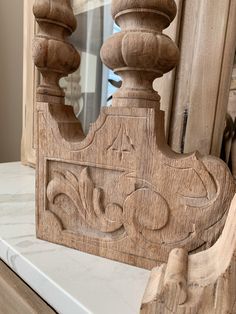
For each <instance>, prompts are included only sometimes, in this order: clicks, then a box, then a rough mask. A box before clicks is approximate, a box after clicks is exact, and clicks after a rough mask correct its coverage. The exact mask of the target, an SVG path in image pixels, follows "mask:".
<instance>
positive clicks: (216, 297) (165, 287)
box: [141, 196, 236, 314]
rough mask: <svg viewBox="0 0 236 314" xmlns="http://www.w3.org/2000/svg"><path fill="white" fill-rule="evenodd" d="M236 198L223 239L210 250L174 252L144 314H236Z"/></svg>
mask: <svg viewBox="0 0 236 314" xmlns="http://www.w3.org/2000/svg"><path fill="white" fill-rule="evenodd" d="M235 215H236V196H235V197H234V199H233V201H232V204H231V207H230V210H229V215H228V217H227V221H226V224H225V227H224V230H223V233H222V235H221V237H220V238H219V239H218V241H217V242H216V244H215V245H214V246H213V247H211V248H210V249H208V250H206V251H204V252H201V253H198V254H194V255H190V256H189V257H188V258H187V259H186V256H187V252H186V251H185V250H182V249H175V250H174V251H172V252H171V254H170V256H169V260H168V263H167V265H162V266H160V267H159V268H155V269H154V270H153V271H152V273H151V277H150V280H149V284H148V286H147V289H146V292H145V296H144V299H143V304H142V307H141V314H172V313H174V314H182V313H196V314H228V313H231V314H235V313H236V292H235V291H236V220H235Z"/></svg>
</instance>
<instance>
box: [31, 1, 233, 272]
mask: <svg viewBox="0 0 236 314" xmlns="http://www.w3.org/2000/svg"><path fill="white" fill-rule="evenodd" d="M49 4H50V5H49ZM66 12H67V13H68V14H66V17H65V13H66ZM34 13H35V15H36V20H37V21H38V23H39V26H40V32H39V34H38V35H37V36H36V39H35V50H34V55H35V63H36V65H37V66H38V68H39V71H40V72H41V73H42V75H43V76H44V80H43V82H42V85H41V86H39V89H38V112H37V117H38V121H39V138H38V164H37V186H38V189H37V204H38V205H37V206H38V208H37V235H38V237H40V238H42V239H46V240H49V241H53V242H56V243H60V244H64V245H67V246H70V247H74V248H76V249H80V250H83V251H86V252H89V253H93V254H97V255H100V256H104V257H108V258H112V259H115V260H118V261H121V262H126V263H130V264H133V265H136V266H141V267H146V268H151V267H153V266H155V265H156V264H157V263H160V262H162V261H166V260H167V258H168V254H169V252H170V251H171V249H173V248H175V247H183V248H184V249H186V250H187V251H188V252H195V251H199V250H203V249H204V248H206V247H209V246H211V245H212V243H214V242H215V241H216V240H217V238H218V236H219V234H220V233H221V230H222V228H223V226H224V223H225V219H226V215H227V210H228V208H229V204H230V201H231V199H232V196H233V194H234V192H235V186H234V183H233V180H232V177H231V175H230V173H229V170H228V168H227V166H226V165H225V164H224V163H223V162H222V161H220V160H218V159H216V158H214V157H209V156H207V157H203V156H200V155H199V154H198V153H194V154H190V155H180V154H176V153H174V152H172V151H171V149H170V148H169V147H168V146H167V144H166V141H165V136H164V115H163V113H162V112H161V111H160V109H159V101H160V96H159V95H158V93H156V92H155V91H154V90H153V88H152V83H153V80H154V79H155V78H157V77H160V76H162V75H163V74H164V73H166V72H168V71H169V70H171V69H172V68H173V67H174V66H175V65H176V63H177V61H178V58H179V51H178V48H177V46H176V45H175V44H174V43H173V42H172V40H171V39H170V38H169V37H167V36H166V35H164V34H163V33H162V31H163V29H164V28H166V27H168V25H169V24H170V23H171V21H172V20H173V19H174V17H175V14H176V5H175V2H174V1H173V0H155V1H154V0H153V1H147V0H145V1H138V0H126V1H125V0H119V1H113V2H112V15H113V18H114V19H115V21H116V22H117V23H118V24H119V25H120V27H121V32H120V33H118V34H115V35H113V36H112V37H111V38H110V39H108V40H107V41H106V42H105V44H104V46H103V47H102V50H101V56H102V59H103V61H104V63H105V64H106V65H107V66H109V67H110V68H111V69H113V70H114V71H116V72H117V73H118V74H119V75H121V77H122V78H123V83H122V87H121V88H120V89H119V90H118V91H117V92H116V93H115V94H114V97H113V103H112V107H110V108H103V110H102V111H101V114H100V117H99V118H98V120H97V121H96V122H95V123H94V124H92V125H91V128H90V131H89V133H88V135H87V136H85V135H84V134H83V131H82V129H81V126H80V123H79V122H78V121H77V120H76V119H75V116H74V113H73V110H72V108H70V107H69V106H64V98H63V92H62V91H61V89H60V87H59V85H58V78H59V77H61V76H63V75H64V76H65V75H67V74H68V73H71V72H73V71H74V70H75V69H76V68H77V67H78V65H79V55H78V53H77V52H76V50H75V49H74V48H73V46H71V45H70V44H68V41H67V36H68V34H69V33H70V31H69V30H72V29H74V28H73V27H74V26H75V25H74V22H73V21H74V17H73V13H72V9H71V6H70V3H69V1H60V0H51V1H47V0H41V1H39V0H38V1H36V4H35V8H34ZM58 45H59V46H58ZM58 49H60V52H58Z"/></svg>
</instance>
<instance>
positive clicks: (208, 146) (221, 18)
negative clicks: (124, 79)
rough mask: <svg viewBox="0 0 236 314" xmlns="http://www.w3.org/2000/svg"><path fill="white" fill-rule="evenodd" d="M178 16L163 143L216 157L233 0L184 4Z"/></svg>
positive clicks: (232, 40)
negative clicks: (175, 57) (174, 67)
mask: <svg viewBox="0 0 236 314" xmlns="http://www.w3.org/2000/svg"><path fill="white" fill-rule="evenodd" d="M183 12H184V13H183V17H182V21H181V29H180V33H181V35H180V37H181V40H180V45H181V59H180V63H179V66H178V69H177V73H176V81H175V92H174V97H173V104H172V111H171V122H170V130H169V139H168V140H169V144H170V146H171V147H172V149H174V150H175V151H177V152H186V153H189V152H192V151H194V150H196V149H197V150H198V151H199V152H201V153H202V154H213V155H215V156H219V155H220V149H221V143H222V137H223V132H224V123H225V115H226V111H227V103H228V95H229V87H230V79H231V71H232V66H233V59H234V51H235V48H236V32H235V24H236V1H231V0H224V1H215V0H207V1H205V0H191V1H184V4H183ZM216 34H217V35H216Z"/></svg>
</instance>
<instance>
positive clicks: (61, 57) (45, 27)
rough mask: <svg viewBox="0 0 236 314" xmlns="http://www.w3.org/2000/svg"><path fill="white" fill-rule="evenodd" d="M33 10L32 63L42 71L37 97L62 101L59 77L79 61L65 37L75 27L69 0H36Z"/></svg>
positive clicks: (73, 68) (68, 71)
mask: <svg viewBox="0 0 236 314" xmlns="http://www.w3.org/2000/svg"><path fill="white" fill-rule="evenodd" d="M33 12H34V15H35V18H36V21H37V22H38V25H39V31H38V33H37V35H36V36H35V39H34V48H33V56H34V63H35V65H36V66H37V67H38V69H39V71H40V73H41V74H42V81H41V83H40V86H39V87H38V89H37V101H42V102H44V101H45V102H51V103H52V102H53V103H59V104H63V103H64V92H63V90H62V89H61V88H60V86H59V80H60V78H61V77H63V76H67V75H68V74H69V73H72V72H74V71H75V70H76V69H77V68H78V67H79V64H80V56H79V53H78V52H77V50H76V49H75V48H74V47H73V45H71V44H70V43H69V42H68V41H67V37H68V36H69V35H71V34H72V32H73V31H74V30H75V28H76V19H75V17H74V14H73V11H72V8H71V4H70V0H51V1H49V0H47V1H45V0H36V1H35V4H34V8H33Z"/></svg>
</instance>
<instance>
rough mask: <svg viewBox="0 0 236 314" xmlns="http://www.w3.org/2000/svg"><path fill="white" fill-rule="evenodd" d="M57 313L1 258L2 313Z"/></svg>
mask: <svg viewBox="0 0 236 314" xmlns="http://www.w3.org/2000/svg"><path fill="white" fill-rule="evenodd" d="M53 313H54V314H55V313H56V312H55V311H54V310H52V309H51V308H50V307H49V306H48V305H47V304H46V303H45V302H44V301H43V300H42V299H41V298H40V297H39V296H38V295H37V294H36V293H35V292H34V291H33V290H31V289H30V288H29V287H28V286H27V285H26V284H25V283H24V282H23V281H22V280H21V279H20V278H19V277H17V275H15V274H14V273H13V272H12V271H11V270H10V269H9V268H8V267H7V266H6V265H5V264H4V263H3V262H2V261H1V260H0V314H53Z"/></svg>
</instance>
